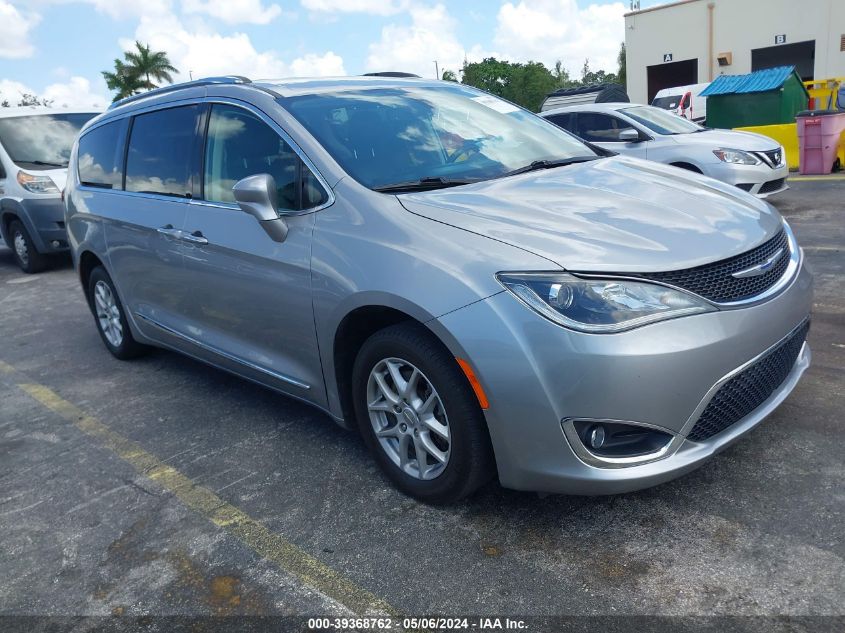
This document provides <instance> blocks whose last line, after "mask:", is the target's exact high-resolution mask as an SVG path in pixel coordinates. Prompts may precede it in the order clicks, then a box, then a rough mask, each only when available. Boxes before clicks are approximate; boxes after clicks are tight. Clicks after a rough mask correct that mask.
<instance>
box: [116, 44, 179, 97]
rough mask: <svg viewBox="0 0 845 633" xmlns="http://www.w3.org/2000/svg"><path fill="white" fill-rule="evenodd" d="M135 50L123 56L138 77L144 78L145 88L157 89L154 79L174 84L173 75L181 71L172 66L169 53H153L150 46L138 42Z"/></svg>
mask: <svg viewBox="0 0 845 633" xmlns="http://www.w3.org/2000/svg"><path fill="white" fill-rule="evenodd" d="M135 49H136V50H134V51H127V52H125V53H124V54H123V56H124V57H125V58H126V61H127V63H128V64H129V65H130V66H132V69H133V71H134V72H135V73H136V74H137V75H138V77H142V78H143V82H142V83H143V85H142V87H143V88H146V89H147V90H152V89H153V88H157V87H158V86H157V85H156V84H155V83H153V81H152V80H153V79H155V80H156V81H167V82H168V83H173V76H172V74H171V73H178V72H179V71H178V70H177V69H176V68H174V67H173V66H172V65H171V63H170V59H168V57H167V53H165V52H164V51H151V50H150V47H149V45H146V46H145V45H144V44H141V42H138V41H136V42H135Z"/></svg>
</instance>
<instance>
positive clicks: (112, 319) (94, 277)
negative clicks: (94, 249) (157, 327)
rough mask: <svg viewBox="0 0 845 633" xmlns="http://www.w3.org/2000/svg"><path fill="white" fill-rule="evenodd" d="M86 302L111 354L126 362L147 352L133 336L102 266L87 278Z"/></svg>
mask: <svg viewBox="0 0 845 633" xmlns="http://www.w3.org/2000/svg"><path fill="white" fill-rule="evenodd" d="M88 300H89V303H90V305H91V311H92V312H93V313H94V318H95V319H96V322H97V331H98V332H99V333H100V338H101V339H103V343H105V345H106V347H107V348H108V350H109V351H110V352H111V353H112V355H114V356H115V357H116V358H119V359H120V360H129V359H130V358H135V357H137V356H140V355H142V354H144V353H145V352H147V350H148V349H149V348H148V347H147V346H146V345H141V344H140V343H138V342H137V341H135V339H134V338H133V337H132V332H131V331H130V330H129V324H128V323H127V322H126V315H125V314H124V313H123V304H122V303H121V302H120V298H119V297H118V296H117V290H115V287H114V283H112V280H111V277H109V274H108V273H107V272H106V270H105V269H104V268H103V267H102V266H98V267H97V268H95V269H94V270H93V271H91V276H90V277H89V278H88Z"/></svg>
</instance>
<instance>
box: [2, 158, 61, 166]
mask: <svg viewBox="0 0 845 633" xmlns="http://www.w3.org/2000/svg"><path fill="white" fill-rule="evenodd" d="M14 162H16V163H27V164H28V165H40V166H42V167H67V163H49V162H47V161H44V160H25V159H20V158H19V159H18V160H16V161H14Z"/></svg>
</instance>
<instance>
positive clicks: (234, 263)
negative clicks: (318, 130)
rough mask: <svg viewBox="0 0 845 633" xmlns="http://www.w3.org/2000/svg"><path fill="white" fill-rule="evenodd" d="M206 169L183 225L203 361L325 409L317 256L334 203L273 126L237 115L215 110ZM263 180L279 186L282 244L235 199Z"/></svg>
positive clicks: (222, 107) (238, 111) (251, 115)
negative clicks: (317, 238)
mask: <svg viewBox="0 0 845 633" xmlns="http://www.w3.org/2000/svg"><path fill="white" fill-rule="evenodd" d="M203 162H204V165H203V169H202V172H203V187H202V191H201V197H202V200H195V201H193V202H192V203H191V204H190V205H188V216H187V220H186V223H185V232H186V234H188V235H190V239H189V241H186V242H185V268H186V271H187V273H188V274H189V276H190V278H191V302H190V305H189V306H188V308H187V313H186V317H187V325H188V327H189V329H190V332H191V336H192V337H193V338H194V339H195V340H196V341H197V344H198V348H199V349H198V353H201V354H202V355H204V356H205V357H206V358H208V359H209V360H212V362H215V363H217V364H220V365H223V366H225V367H227V368H230V369H233V370H235V371H238V372H239V373H242V374H245V375H247V376H249V377H251V378H253V379H255V380H258V381H260V382H263V383H265V384H268V385H270V386H273V387H276V388H278V389H281V390H284V391H286V392H288V393H291V394H292V395H295V396H298V397H301V398H304V399H306V400H309V401H312V402H316V403H317V404H320V405H325V404H326V394H325V388H324V386H323V378H322V368H321V365H320V358H319V351H318V347H317V337H316V332H315V327H314V315H313V310H312V306H311V258H310V256H311V235H312V231H313V227H314V215H315V214H314V213H313V212H312V211H313V209H315V208H318V207H320V206H322V205H324V204H325V203H326V201H327V200H328V194H327V192H326V189H325V188H324V187H323V186H322V185H321V184H320V183H319V182H318V181H317V179H316V178H315V177H314V176H313V173H312V172H311V171H310V170H309V168H308V167H307V165H305V164H304V163H303V161H302V159H301V158H300V157H299V155H298V154H297V153H296V152H295V151H294V149H293V148H292V147H291V144H290V143H288V142H287V141H286V140H285V139H284V138H283V137H282V134H281V131H280V130H279V129H278V128H277V127H276V126H275V124H274V123H271V122H270V121H269V119H267V118H265V117H264V116H263V115H262V114H261V113H259V112H257V111H252V110H248V109H246V108H245V107H241V106H238V105H232V104H225V103H214V104H211V106H210V111H209V120H208V132H207V138H206V141H205V152H204V161H203ZM262 173H267V174H270V175H271V176H273V178H274V179H275V181H276V186H277V190H278V199H279V208H280V209H283V210H284V211H285V212H286V214H285V215H286V221H287V222H288V226H289V233H288V236H287V239H286V240H285V241H284V242H282V243H279V242H275V241H273V240H272V239H271V238H270V236H268V235H267V233H265V231H264V230H263V229H262V228H261V226H260V225H259V223H258V222H257V221H256V220H255V218H253V217H252V216H251V215H248V214H246V213H244V212H243V211H241V210H240V208H239V207H238V205H237V204H236V203H235V199H234V196H233V193H232V187H233V186H234V184H235V183H236V182H238V181H239V180H241V179H242V178H245V177H247V176H251V175H255V174H262ZM291 212H292V213H293V214H292V215H287V213H291Z"/></svg>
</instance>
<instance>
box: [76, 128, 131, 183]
mask: <svg viewBox="0 0 845 633" xmlns="http://www.w3.org/2000/svg"><path fill="white" fill-rule="evenodd" d="M128 121H129V120H128V119H122V120H120V121H114V122H112V123H106V124H105V125H101V126H100V127H98V128H96V129H93V130H91V131H90V132H88V133H87V134H85V135H84V136H82V137H81V138H80V139H79V150H78V152H77V155H78V158H77V165H78V166H79V182H80V183H82V184H83V185H88V186H89V187H101V188H103V189H122V188H123V153H124V150H125V149H126V128H127V125H128Z"/></svg>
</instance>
